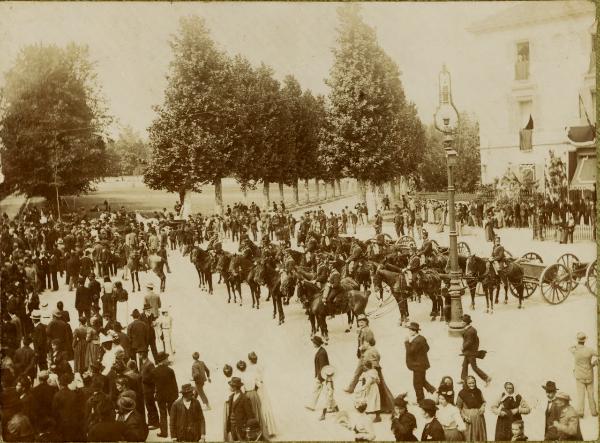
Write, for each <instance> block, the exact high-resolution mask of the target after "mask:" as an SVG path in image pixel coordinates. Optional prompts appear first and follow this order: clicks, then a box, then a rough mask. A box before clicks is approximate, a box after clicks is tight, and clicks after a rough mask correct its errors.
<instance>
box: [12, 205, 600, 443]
mask: <svg viewBox="0 0 600 443" xmlns="http://www.w3.org/2000/svg"><path fill="white" fill-rule="evenodd" d="M401 206H402V207H401V208H398V209H397V211H396V214H395V217H394V225H395V228H396V232H397V234H398V236H400V235H404V233H405V232H407V233H409V235H410V233H412V232H414V231H415V230H416V232H417V233H418V234H417V236H421V234H422V232H423V230H422V225H423V223H427V222H429V221H430V220H434V221H439V219H440V218H443V217H444V212H445V209H444V205H442V204H437V205H434V204H433V202H426V203H425V204H424V205H423V206H420V204H419V202H418V201H415V200H414V199H410V200H407V201H404V202H402V205H401ZM424 208H425V209H426V210H424ZM108 209H109V208H108V205H106V207H105V211H99V212H98V213H95V215H94V216H90V214H83V213H82V214H78V215H76V216H75V217H73V218H72V219H71V220H70V221H55V220H52V218H51V217H49V218H46V217H45V216H44V215H43V214H42V213H40V211H38V210H37V209H35V208H30V209H29V210H27V211H26V212H25V213H24V214H22V216H21V217H20V218H19V219H16V220H9V219H8V217H6V216H3V217H2V218H1V220H0V257H1V258H2V263H3V267H2V271H1V275H0V278H1V281H2V285H1V287H0V303H1V311H2V341H1V345H2V395H1V399H2V432H3V437H4V439H5V440H7V441H143V440H145V439H146V438H147V436H148V432H149V430H153V429H157V430H159V433H158V436H159V437H165V438H166V437H169V436H170V438H172V439H174V440H179V441H201V440H203V439H204V438H205V437H206V421H205V418H204V414H205V411H209V410H211V406H210V403H209V400H208V398H207V395H206V393H205V392H204V386H205V384H206V383H211V382H212V380H211V373H210V371H209V369H208V366H207V365H206V364H205V363H204V362H203V361H202V360H200V355H199V354H198V353H194V354H193V355H192V359H191V360H190V364H191V371H190V373H191V379H192V380H193V384H190V383H183V384H179V383H178V381H177V379H176V376H175V373H174V371H173V369H172V368H171V367H170V358H169V357H170V356H172V355H174V354H175V353H176V349H175V347H174V343H173V339H172V329H173V321H172V318H171V316H170V312H169V308H168V306H165V305H163V300H162V298H161V293H162V292H164V291H165V290H166V287H167V278H168V277H167V275H168V274H169V273H170V272H171V270H170V266H169V259H168V257H169V255H170V254H172V253H174V251H177V250H180V251H184V250H186V248H191V247H194V246H197V245H203V244H208V249H210V250H211V251H212V253H213V254H219V253H221V252H222V249H221V246H220V242H221V241H222V240H223V239H230V240H232V241H237V242H239V244H240V250H245V249H252V247H251V244H253V241H258V238H259V237H260V239H261V245H262V246H261V248H264V250H265V251H266V250H268V248H270V245H269V242H270V240H277V241H278V242H279V243H280V244H281V245H282V249H283V250H289V247H290V246H291V244H292V242H291V239H292V238H295V239H296V246H298V247H301V248H303V249H304V252H308V254H303V258H302V260H305V261H306V260H308V261H310V260H311V254H310V252H311V251H313V252H319V251H320V250H321V249H323V251H324V253H325V254H326V255H327V251H329V252H331V248H330V244H328V241H329V242H332V241H333V240H334V239H336V238H338V237H339V236H340V234H345V235H346V236H350V235H354V234H356V227H357V226H358V225H367V224H370V223H372V225H373V226H374V228H375V233H376V234H379V236H378V239H377V242H378V243H379V240H380V239H381V228H382V224H383V217H382V213H381V212H380V211H376V213H375V215H374V216H373V218H372V220H371V221H369V216H368V210H367V209H366V205H362V204H359V205H357V206H356V207H354V208H352V209H350V208H348V207H345V208H343V209H342V210H341V211H340V213H339V214H338V213H334V212H329V214H327V213H326V211H325V210H323V209H322V208H321V207H319V208H317V209H316V210H310V211H305V212H304V214H303V215H301V216H300V218H299V220H296V219H295V217H294V216H293V215H292V214H291V213H290V212H289V210H287V209H286V208H285V205H284V204H283V203H280V204H279V205H274V207H273V210H271V211H265V210H260V208H258V206H257V205H255V204H254V203H252V204H251V205H249V206H246V205H244V204H242V203H236V204H235V205H233V207H229V206H228V207H227V209H226V211H225V214H224V215H223V216H220V215H209V216H203V215H201V214H199V215H196V216H193V217H190V218H189V219H188V220H186V221H176V220H175V219H174V217H173V215H172V214H170V213H168V212H167V211H166V210H163V211H162V212H157V213H156V214H155V219H154V220H153V221H152V222H150V221H147V220H144V219H143V218H141V217H139V215H136V214H134V213H130V212H127V211H126V210H125V208H123V207H121V208H120V209H119V210H116V211H108ZM430 209H431V210H432V213H430V214H428V211H429V210H430ZM461 210H462V211H465V210H466V211H467V213H468V210H467V208H466V207H464V206H463V207H462V208H461ZM459 212H460V211H459ZM434 214H437V217H439V218H436V216H435V215H434ZM430 215H432V217H431V218H430ZM477 217H478V216H477ZM477 217H476V218H475V219H474V220H473V223H475V224H476V223H479V219H478V218H477ZM316 238H320V239H321V240H322V241H321V242H320V243H319V244H317V242H316ZM244 248H245V249H244ZM261 248H258V249H261ZM426 249H427V248H426V247H422V248H421V249H420V250H419V251H420V252H419V251H416V250H414V251H411V254H414V255H419V254H424V253H426ZM379 252H381V251H379ZM374 254H375V255H373V256H372V257H371V258H375V259H376V258H377V254H378V252H377V251H375V253H374ZM314 255H315V256H316V257H319V256H320V253H319V254H314ZM330 255H331V254H330ZM380 255H381V254H380ZM347 258H348V263H347V264H351V263H352V262H353V260H352V250H351V251H350V256H349V257H347ZM355 258H356V257H355ZM286 263H287V261H286V259H283V260H282V263H280V264H281V265H282V266H281V284H282V285H284V284H285V282H286V281H287V280H286V278H287V277H289V275H291V272H290V271H289V268H287V267H286V266H285V264H286ZM320 263H321V264H322V265H323V266H317V263H316V262H315V263H314V264H312V265H311V266H310V267H309V268H307V269H309V270H314V271H315V281H320V283H321V284H322V286H324V284H325V283H329V284H330V286H331V287H333V288H334V291H333V293H335V289H336V288H338V287H339V285H337V284H336V283H335V280H336V279H335V278H334V277H332V276H334V275H335V273H336V272H337V271H336V268H335V266H333V265H331V263H329V265H328V266H325V265H326V264H327V263H328V262H327V260H325V261H324V262H320ZM416 270H417V269H416V268H415V271H416ZM146 271H149V272H153V274H154V275H155V276H156V277H157V279H158V281H159V282H160V284H159V285H157V286H158V287H155V285H154V284H153V283H151V282H148V283H146V284H145V285H144V289H143V290H142V287H141V285H140V280H139V273H140V272H146ZM319 272H321V273H324V275H322V276H319ZM59 287H64V288H67V289H66V290H68V291H74V297H73V302H74V307H75V309H76V310H77V312H78V318H77V319H71V318H70V315H69V312H68V310H65V309H64V305H63V303H62V302H59V303H58V304H57V305H56V308H55V309H54V308H52V307H50V306H47V303H45V302H44V294H45V293H47V292H48V291H57V290H59ZM128 288H131V292H132V293H133V292H136V291H138V292H140V291H143V294H144V304H143V309H140V310H138V309H133V310H130V309H129V303H128V301H129V293H128V290H127V289H128ZM330 295H331V294H326V295H325V299H326V300H327V297H329V296H330ZM463 320H464V322H465V323H466V324H467V325H468V326H467V328H466V331H465V333H464V335H463V345H462V348H461V353H462V354H463V355H464V361H463V366H462V371H461V377H460V380H458V381H457V382H456V383H457V385H458V384H460V385H462V387H461V388H460V390H459V392H458V393H457V394H455V387H454V381H453V380H452V378H450V377H444V378H443V379H442V380H441V382H440V383H439V385H438V387H437V388H436V387H435V386H434V385H431V384H430V383H429V382H428V381H427V377H426V372H427V370H428V369H429V359H428V351H429V346H428V344H427V340H426V338H425V337H424V336H422V335H421V334H420V332H421V329H420V326H419V324H418V323H416V322H408V321H407V322H406V326H407V328H408V331H410V332H409V334H408V336H407V338H406V342H405V348H406V366H407V368H408V369H409V370H410V371H411V372H412V373H413V387H414V391H415V396H416V400H417V404H418V405H419V407H420V408H421V409H422V411H423V416H422V420H423V421H424V423H425V426H424V429H423V432H422V435H421V440H455V441H459V440H467V441H480V440H487V439H488V438H489V437H490V435H489V434H488V432H487V427H486V423H485V417H484V412H485V411H486V408H487V407H488V405H491V406H489V407H491V410H492V411H493V412H494V414H496V415H497V416H498V419H497V423H496V427H495V434H494V437H495V440H517V441H518V440H526V437H525V425H524V416H526V415H527V414H528V413H529V411H530V408H529V406H528V405H527V403H526V401H525V399H524V398H522V396H521V395H518V394H516V390H515V386H514V385H513V384H512V383H510V382H506V383H505V384H504V393H503V394H502V396H501V397H500V398H499V399H494V401H490V402H489V403H488V402H487V401H486V399H484V397H483V394H482V392H481V390H480V389H479V388H478V387H477V382H476V379H475V378H474V377H473V376H470V375H469V368H471V369H472V370H473V371H474V372H475V374H476V375H478V376H479V377H480V378H481V379H482V380H483V382H484V383H486V385H487V384H489V383H490V382H491V378H490V377H489V376H488V375H487V374H486V373H485V372H483V371H482V370H481V369H480V368H479V367H478V362H477V360H478V359H481V358H482V357H483V356H484V355H485V351H483V350H481V349H480V344H479V338H478V336H477V331H476V329H475V328H474V327H473V326H472V325H471V318H470V317H469V316H468V315H465V316H464V317H463ZM358 324H359V332H358V345H357V367H356V370H355V374H354V376H353V379H352V380H351V381H350V383H349V385H348V387H347V388H346V389H345V391H346V392H347V393H348V394H349V395H352V396H353V400H354V401H353V402H354V404H355V407H356V408H355V409H356V411H352V413H348V411H343V410H340V407H339V405H338V403H337V402H336V400H335V396H336V393H335V383H334V378H335V375H336V371H335V368H334V366H333V365H332V364H331V363H330V361H329V357H328V354H327V350H326V348H325V346H326V344H327V343H326V340H324V338H323V337H321V336H320V335H318V334H313V336H312V339H311V340H312V342H313V344H314V346H315V348H316V349H317V351H316V354H315V360H314V365H315V372H314V379H315V387H314V392H313V397H312V403H310V404H309V405H307V408H308V409H310V410H318V411H319V412H320V418H321V419H322V420H325V419H326V416H327V414H335V416H336V420H337V421H338V422H339V423H341V424H342V425H344V426H346V427H347V428H348V429H349V430H351V431H352V432H354V434H355V440H356V441H369V440H375V439H376V438H387V437H388V436H385V435H377V436H376V435H375V433H374V430H373V423H377V422H380V421H381V420H382V417H381V416H382V414H391V415H390V417H391V418H390V431H391V435H394V436H395V438H396V440H397V441H412V440H417V438H416V436H415V435H414V431H415V429H416V428H417V418H416V417H415V416H414V415H412V414H411V413H410V412H408V404H409V403H408V400H407V394H406V393H402V394H400V395H398V396H394V395H392V393H391V392H390V390H389V388H388V387H387V385H386V383H385V379H384V376H383V372H382V368H381V365H380V359H381V355H380V353H379V351H378V349H377V348H376V344H377V341H376V337H375V334H374V332H373V330H371V329H370V327H369V318H368V317H366V316H364V315H361V316H359V317H358ZM73 325H76V327H75V328H74V329H73ZM577 339H578V344H577V345H576V346H574V347H573V348H572V349H571V352H572V353H573V355H574V358H575V376H576V379H577V397H578V398H577V409H574V408H573V407H572V406H570V402H571V398H570V396H569V394H567V393H565V392H563V391H559V390H558V389H557V388H556V384H555V383H554V382H551V381H549V382H547V383H546V384H545V385H544V386H543V388H544V389H545V391H546V393H547V395H548V399H549V405H548V409H547V411H546V429H545V432H546V436H547V439H549V440H573V439H581V434H580V429H579V417H581V416H582V415H583V400H584V398H585V396H586V395H587V396H588V402H589V406H590V412H591V413H592V415H596V409H595V408H596V406H595V399H594V388H593V380H594V376H593V366H594V365H595V364H596V360H595V359H596V353H595V351H594V350H592V349H591V348H588V347H586V346H585V345H584V344H585V339H586V337H585V334H583V333H581V334H580V335H578V337H577ZM247 360H248V361H247V362H246V361H245V360H240V361H238V362H237V363H236V364H235V365H233V364H231V365H225V366H224V368H223V375H224V377H225V381H226V382H227V384H228V385H229V388H230V390H231V394H230V396H229V397H228V398H227V399H225V408H224V429H223V432H224V433H223V438H224V440H234V441H238V440H269V439H271V438H273V437H276V436H277V434H278V432H279V431H278V428H277V421H276V418H275V416H274V411H273V410H272V408H271V402H270V398H269V394H268V392H269V391H268V389H267V388H266V387H265V380H264V370H263V368H262V365H261V364H259V363H258V356H257V355H256V353H254V352H250V353H249V354H248V356H247ZM213 376H214V374H213ZM456 389H458V387H457V388H456ZM213 403H214V402H213ZM420 420H421V418H419V422H420Z"/></svg>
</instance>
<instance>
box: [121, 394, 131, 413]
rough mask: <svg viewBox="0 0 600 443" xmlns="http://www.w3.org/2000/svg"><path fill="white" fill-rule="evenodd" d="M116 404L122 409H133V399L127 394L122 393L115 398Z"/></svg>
mask: <svg viewBox="0 0 600 443" xmlns="http://www.w3.org/2000/svg"><path fill="white" fill-rule="evenodd" d="M117 406H118V407H119V409H122V410H123V411H133V410H134V409H135V400H134V399H133V398H131V397H129V396H127V395H122V396H121V397H119V399H118V400H117Z"/></svg>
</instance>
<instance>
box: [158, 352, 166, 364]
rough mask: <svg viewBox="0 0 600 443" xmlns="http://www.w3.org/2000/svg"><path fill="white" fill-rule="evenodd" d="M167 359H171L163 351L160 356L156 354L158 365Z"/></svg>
mask: <svg viewBox="0 0 600 443" xmlns="http://www.w3.org/2000/svg"><path fill="white" fill-rule="evenodd" d="M167 358H169V354H167V353H166V352H162V351H161V352H159V353H158V354H156V363H160V362H161V361H164V360H166V359H167Z"/></svg>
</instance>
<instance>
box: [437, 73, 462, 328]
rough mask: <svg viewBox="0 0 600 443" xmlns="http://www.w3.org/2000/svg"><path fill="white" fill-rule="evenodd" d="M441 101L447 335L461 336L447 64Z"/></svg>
mask: <svg viewBox="0 0 600 443" xmlns="http://www.w3.org/2000/svg"><path fill="white" fill-rule="evenodd" d="M439 80H440V83H439V88H440V89H439V99H440V103H439V106H438V108H437V109H436V112H435V114H434V122H435V127H436V129H437V130H438V131H440V132H442V133H443V134H444V150H445V151H446V161H447V164H448V218H449V220H448V222H449V225H450V251H449V253H450V288H449V289H448V292H449V294H450V323H449V325H448V333H449V334H450V335H459V334H461V333H462V331H463V329H464V327H465V323H464V322H463V320H462V316H463V309H462V299H461V297H462V295H463V293H464V289H463V287H462V284H461V280H460V277H461V272H460V269H459V267H458V240H457V238H458V234H457V232H456V214H455V210H454V167H455V166H456V162H457V160H458V153H457V152H456V150H455V149H453V147H452V142H453V141H454V136H453V133H454V131H455V130H456V128H457V127H458V120H459V116H458V111H457V110H456V107H455V106H454V103H453V102H452V91H451V83H450V73H449V72H448V70H447V69H446V65H444V66H443V67H442V71H441V72H440V76H439Z"/></svg>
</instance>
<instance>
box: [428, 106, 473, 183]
mask: <svg viewBox="0 0 600 443" xmlns="http://www.w3.org/2000/svg"><path fill="white" fill-rule="evenodd" d="M426 138H427V143H426V147H425V150H424V156H423V161H422V163H421V164H420V166H419V168H418V171H419V177H420V178H421V183H420V186H421V188H423V189H426V190H428V191H444V190H446V188H447V186H448V170H447V162H446V155H445V152H444V143H443V138H444V137H443V134H442V133H441V132H439V131H438V130H436V129H435V127H434V126H433V125H430V126H429V127H428V128H427V137H426ZM452 147H453V148H454V149H456V151H457V153H458V160H457V164H456V166H455V167H454V185H455V187H456V190H457V191H459V192H475V191H476V188H477V183H478V182H479V181H480V178H481V161H480V156H479V123H478V122H477V121H476V120H474V119H473V117H472V116H470V115H469V114H467V113H462V114H461V115H460V119H459V123H458V128H457V130H456V133H455V134H454V141H453V145H452Z"/></svg>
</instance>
